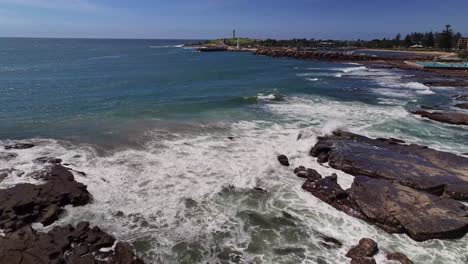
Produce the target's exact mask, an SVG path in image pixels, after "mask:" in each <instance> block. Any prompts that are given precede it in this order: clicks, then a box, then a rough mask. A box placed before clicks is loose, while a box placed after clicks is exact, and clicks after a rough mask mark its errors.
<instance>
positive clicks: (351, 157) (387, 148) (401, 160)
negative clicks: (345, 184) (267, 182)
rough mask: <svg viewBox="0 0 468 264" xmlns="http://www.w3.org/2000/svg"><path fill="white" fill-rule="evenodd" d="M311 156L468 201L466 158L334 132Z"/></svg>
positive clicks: (350, 170) (344, 168) (337, 166)
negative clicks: (322, 157) (325, 158)
mask: <svg viewBox="0 0 468 264" xmlns="http://www.w3.org/2000/svg"><path fill="white" fill-rule="evenodd" d="M311 155H312V156H315V157H317V156H327V158H328V159H329V165H330V166H331V167H332V168H335V169H338V170H342V171H344V172H346V173H348V174H351V175H354V176H359V175H363V176H368V177H372V178H380V179H388V180H393V181H396V182H398V183H400V184H403V185H405V186H409V187H411V188H415V189H417V190H423V191H426V192H429V193H432V194H435V195H444V196H448V197H452V198H455V199H459V200H468V158H466V157H463V156H460V155H456V154H452V153H448V152H442V151H437V150H434V149H430V148H428V147H425V146H420V145H414V144H411V145H406V144H400V143H398V142H397V141H395V140H376V139H370V138H367V137H364V136H359V135H356V134H352V133H349V132H342V131H336V132H334V134H333V135H331V136H327V137H320V138H319V139H318V142H317V144H316V145H315V146H314V147H313V148H312V150H311Z"/></svg>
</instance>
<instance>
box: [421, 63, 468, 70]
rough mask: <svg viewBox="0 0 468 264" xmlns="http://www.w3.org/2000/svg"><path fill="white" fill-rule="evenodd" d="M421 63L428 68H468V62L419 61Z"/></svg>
mask: <svg viewBox="0 0 468 264" xmlns="http://www.w3.org/2000/svg"><path fill="white" fill-rule="evenodd" d="M418 64H419V65H421V66H424V67H426V68H460V69H468V62H466V63H442V62H418Z"/></svg>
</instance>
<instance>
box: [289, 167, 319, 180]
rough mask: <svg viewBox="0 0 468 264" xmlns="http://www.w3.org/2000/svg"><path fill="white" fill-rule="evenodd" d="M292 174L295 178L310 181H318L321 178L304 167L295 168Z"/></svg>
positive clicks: (313, 171) (314, 171)
mask: <svg viewBox="0 0 468 264" xmlns="http://www.w3.org/2000/svg"><path fill="white" fill-rule="evenodd" d="M294 174H296V176H297V177H300V178H305V179H311V180H318V179H321V178H322V175H320V174H319V173H318V172H317V171H316V170H314V169H306V168H305V167H304V166H299V167H297V168H295V169H294Z"/></svg>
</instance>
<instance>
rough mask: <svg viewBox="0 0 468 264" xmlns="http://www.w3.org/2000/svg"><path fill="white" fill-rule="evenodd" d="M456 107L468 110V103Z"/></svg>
mask: <svg viewBox="0 0 468 264" xmlns="http://www.w3.org/2000/svg"><path fill="white" fill-rule="evenodd" d="M455 107H458V108H461V109H468V103H463V104H456V105H455Z"/></svg>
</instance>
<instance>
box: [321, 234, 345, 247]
mask: <svg viewBox="0 0 468 264" xmlns="http://www.w3.org/2000/svg"><path fill="white" fill-rule="evenodd" d="M322 239H323V241H321V242H320V245H322V246H323V247H325V248H327V249H336V248H340V247H341V246H343V244H342V243H341V242H340V241H339V240H338V239H336V238H333V237H329V236H322Z"/></svg>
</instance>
